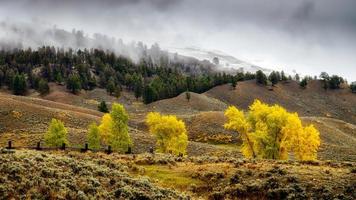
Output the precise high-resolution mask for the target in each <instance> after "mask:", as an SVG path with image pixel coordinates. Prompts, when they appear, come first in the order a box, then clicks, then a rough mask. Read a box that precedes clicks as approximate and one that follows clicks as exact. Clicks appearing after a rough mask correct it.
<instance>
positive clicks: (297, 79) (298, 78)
mask: <svg viewBox="0 0 356 200" xmlns="http://www.w3.org/2000/svg"><path fill="white" fill-rule="evenodd" d="M294 79H295V80H296V81H297V82H299V81H300V77H299V74H295V77H294Z"/></svg>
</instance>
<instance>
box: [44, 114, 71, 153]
mask: <svg viewBox="0 0 356 200" xmlns="http://www.w3.org/2000/svg"><path fill="white" fill-rule="evenodd" d="M67 133H68V131H67V129H66V128H65V127H64V124H63V122H62V121H60V120H57V119H52V121H51V124H50V125H49V127H48V131H47V132H46V133H45V135H44V141H45V143H46V145H47V146H50V147H60V146H62V144H63V143H64V144H66V145H68V140H67Z"/></svg>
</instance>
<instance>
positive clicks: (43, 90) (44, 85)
mask: <svg viewBox="0 0 356 200" xmlns="http://www.w3.org/2000/svg"><path fill="white" fill-rule="evenodd" d="M38 91H39V92H40V94H41V95H44V94H48V93H49V86H48V82H47V80H45V79H43V78H41V79H40V80H39V82H38Z"/></svg>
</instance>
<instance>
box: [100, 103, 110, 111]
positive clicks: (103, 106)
mask: <svg viewBox="0 0 356 200" xmlns="http://www.w3.org/2000/svg"><path fill="white" fill-rule="evenodd" d="M98 110H99V111H100V112H103V113H108V112H109V109H108V106H107V105H106V102H105V101H101V102H100V104H99V105H98Z"/></svg>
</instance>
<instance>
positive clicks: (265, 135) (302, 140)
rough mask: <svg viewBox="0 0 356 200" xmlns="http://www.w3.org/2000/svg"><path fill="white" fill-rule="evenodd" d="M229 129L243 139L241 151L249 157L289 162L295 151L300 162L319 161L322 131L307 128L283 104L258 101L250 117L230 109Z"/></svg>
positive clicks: (250, 110) (227, 112) (247, 114)
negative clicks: (318, 154)
mask: <svg viewBox="0 0 356 200" xmlns="http://www.w3.org/2000/svg"><path fill="white" fill-rule="evenodd" d="M225 116H226V117H227V119H228V121H227V123H226V124H225V125H224V127H225V128H226V129H230V130H235V131H237V132H238V133H239V134H240V136H241V138H242V147H241V151H242V153H243V155H244V156H245V157H247V158H266V159H283V160H284V159H288V154H289V152H291V151H293V152H294V155H295V157H296V159H298V160H313V159H316V158H317V150H318V148H319V145H320V138H319V132H318V130H316V129H315V128H314V126H307V127H303V126H302V122H301V120H300V119H299V117H298V114H296V113H289V112H287V111H286V110H285V109H284V108H283V107H281V106H279V105H273V106H269V105H267V104H264V103H262V102H260V101H259V100H255V101H254V103H253V104H252V105H251V106H250V107H249V112H247V113H246V114H245V113H243V112H242V111H239V110H238V109H237V108H236V107H234V106H230V107H229V108H228V109H227V110H226V111H225Z"/></svg>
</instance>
